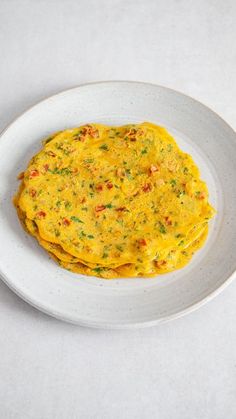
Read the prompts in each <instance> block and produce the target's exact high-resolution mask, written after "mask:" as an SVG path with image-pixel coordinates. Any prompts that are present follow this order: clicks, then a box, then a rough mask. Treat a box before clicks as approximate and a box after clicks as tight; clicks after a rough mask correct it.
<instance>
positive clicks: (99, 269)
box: [93, 267, 103, 274]
mask: <svg viewBox="0 0 236 419" xmlns="http://www.w3.org/2000/svg"><path fill="white" fill-rule="evenodd" d="M93 271H94V272H97V273H98V274H99V273H100V272H102V271H103V268H100V267H97V268H94V269H93Z"/></svg>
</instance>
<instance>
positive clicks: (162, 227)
mask: <svg viewBox="0 0 236 419" xmlns="http://www.w3.org/2000/svg"><path fill="white" fill-rule="evenodd" d="M159 224H160V228H159V231H160V233H161V234H166V228H165V226H164V225H163V224H162V223H159Z"/></svg>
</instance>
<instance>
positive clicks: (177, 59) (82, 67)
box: [0, 0, 236, 419]
mask: <svg viewBox="0 0 236 419" xmlns="http://www.w3.org/2000/svg"><path fill="white" fill-rule="evenodd" d="M235 22H236V2H235V1H234V0H218V1H217V0H209V1H205V0H196V1H195V0H174V1H171V0H163V1H162V0H158V1H157V0H156V1H155V0H125V1H122V0H114V1H112V0H111V1H109V0H101V1H100V0H97V1H96V0H78V1H77V0H64V1H63V0H38V1H36V0H35V1H33V0H1V1H0V53H1V62H0V129H2V128H4V126H5V125H6V124H8V123H9V122H10V121H11V120H12V119H13V118H15V117H16V116H17V115H18V114H19V113H21V112H22V111H24V110H25V109H27V108H28V107H29V106H30V105H32V104H34V103H35V102H37V101H39V100H40V99H42V98H44V97H46V96H48V95H50V94H53V93H56V92H57V91H60V90H63V89H65V88H68V87H72V86H74V85H77V84H80V83H85V82H89V81H96V80H112V79H127V80H141V81H149V82H153V83H157V84H161V85H165V86H169V87H172V88H174V89H177V90H180V91H182V92H184V93H186V94H189V95H191V96H193V97H195V98H196V99H198V100H200V101H202V102H203V103H205V104H207V105H208V106H210V107H211V108H212V109H213V110H215V111H216V112H217V113H219V114H220V115H221V116H222V117H223V118H224V119H225V120H226V121H228V122H229V123H230V124H231V125H232V126H233V127H234V128H236V83H235V74H236V49H235V40H236V24H235ZM1 158H4V156H1ZM235 160H236V156H235ZM13 263H14V261H13ZM219 263H220V261H219ZM216 269H217V267H216ZM32 280H33V276H32ZM0 418H1V419H18V418H20V419H25V418H26V419H28V418H30V419H31V418H32V419H75V418H76V419H77V418H79V419H84V418H85V419H87V418H89V419H90V418H91V419H126V418H127V419H133V418H134V419H152V418H158V419H192V418H193V419H195V418H196V419H235V418H236V281H235V282H234V283H233V284H232V285H230V286H229V287H228V288H227V289H226V290H225V291H224V292H223V293H222V294H221V295H220V296H218V297H217V298H216V299H215V300H214V301H212V302H211V303H209V304H207V305H206V306H204V307H202V308H201V309H200V310H199V311H197V312H194V313H192V314H190V315H188V316H187V317H184V318H181V319H179V320H176V321H174V322H172V323H168V324H163V325H161V326H158V327H153V328H149V329H140V330H134V331H102V330H92V329H85V328H80V327H76V326H72V325H69V324H65V323H62V322H60V321H57V320H55V319H53V318H50V317H48V316H46V315H44V314H42V313H40V312H38V311H36V310H35V309H33V308H32V307H30V306H29V305H27V304H26V303H24V302H23V301H21V300H20V299H19V298H18V297H17V296H16V295H14V294H13V293H12V292H11V291H10V290H9V289H8V288H7V287H6V285H4V284H3V283H2V282H0Z"/></svg>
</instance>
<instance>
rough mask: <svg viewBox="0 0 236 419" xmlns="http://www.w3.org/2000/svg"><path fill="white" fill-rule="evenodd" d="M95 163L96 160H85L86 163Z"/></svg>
mask: <svg viewBox="0 0 236 419" xmlns="http://www.w3.org/2000/svg"><path fill="white" fill-rule="evenodd" d="M93 162H94V159H85V160H84V163H93Z"/></svg>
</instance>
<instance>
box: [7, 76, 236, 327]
mask: <svg viewBox="0 0 236 419" xmlns="http://www.w3.org/2000/svg"><path fill="white" fill-rule="evenodd" d="M120 83H128V84H141V85H146V86H153V87H155V88H156V87H157V88H160V89H163V90H168V91H170V92H173V93H175V94H177V95H180V96H183V97H186V98H187V99H188V100H191V101H193V102H197V103H198V104H199V105H200V106H202V107H203V108H205V109H206V110H207V111H210V112H211V113H212V114H214V115H215V116H216V117H217V118H218V119H220V120H221V122H223V124H225V125H226V126H227V128H228V129H230V130H231V131H232V132H233V133H234V135H235V134H236V131H235V130H234V129H233V128H232V127H231V125H229V123H228V122H227V121H225V119H223V118H222V117H221V116H220V115H219V114H218V113H217V112H215V111H214V110H212V109H211V108H210V107H209V106H207V105H205V104H204V103H202V102H200V101H199V100H197V99H194V98H193V97H192V96H190V95H187V94H185V93H182V92H181V91H178V90H175V89H172V88H169V87H167V86H163V85H159V84H155V83H149V82H144V81H135V80H104V81H102V80H101V81H93V82H87V83H81V84H77V85H75V86H73V87H70V88H67V89H63V90H60V91H58V92H57V93H54V94H52V95H48V96H45V97H44V98H43V99H41V100H39V101H37V102H35V103H34V104H33V105H31V106H29V107H28V108H26V109H25V110H24V111H23V112H21V113H20V114H18V115H17V116H16V117H15V118H14V119H13V120H11V121H10V122H9V123H8V124H7V125H6V126H5V127H4V128H3V130H2V131H1V132H0V140H1V137H2V136H3V135H4V133H5V132H6V131H7V130H8V129H9V128H10V127H11V126H12V125H13V124H14V123H15V122H16V121H17V120H18V119H20V118H21V117H22V116H23V115H24V114H26V113H27V112H29V111H31V110H32V109H33V108H35V107H37V106H38V105H40V104H41V103H43V102H46V101H47V100H49V99H53V98H55V97H57V96H59V95H60V94H63V93H67V92H70V91H73V90H76V89H79V88H81V87H86V86H92V85H99V84H120ZM235 274H236V270H234V271H233V272H232V273H231V274H230V275H229V276H228V278H227V279H226V280H225V281H224V283H223V284H221V285H220V286H219V287H218V288H217V289H215V290H214V291H212V292H211V293H209V294H208V295H207V296H205V297H204V298H202V299H201V300H200V301H197V302H195V303H193V304H190V305H189V306H188V307H186V308H184V309H183V310H180V311H179V312H178V313H173V314H171V315H169V316H164V317H162V318H161V319H154V320H144V321H140V322H129V323H116V324H114V323H109V322H108V321H106V323H97V322H93V321H90V320H88V321H86V320H84V319H81V320H80V319H77V320H75V319H74V320H72V319H71V318H69V317H67V316H66V315H63V314H60V313H58V312H56V311H55V310H53V309H50V308H47V307H45V306H44V304H43V303H39V302H38V301H36V300H34V299H33V298H28V296H27V295H26V294H25V293H24V292H23V291H21V290H20V289H19V288H18V287H16V286H14V283H13V282H12V281H11V280H10V279H9V278H8V277H7V276H6V275H5V274H4V272H3V271H2V269H1V268H0V279H1V280H2V281H3V282H4V283H5V284H6V285H7V286H8V288H10V290H11V291H13V292H14V293H15V294H16V295H17V296H18V297H20V298H21V299H22V300H23V301H25V302H26V303H28V304H30V305H31V306H32V307H34V308H36V309H37V310H39V311H40V312H42V313H44V314H47V315H49V316H51V317H54V318H56V319H58V320H61V321H64V322H66V323H70V324H74V325H78V326H82V327H91V328H95V329H111V330H112V329H114V330H115V329H117V330H119V329H121V330H122V329H123V330H124V329H137V328H145V327H151V326H156V325H158V324H162V323H166V322H169V321H171V320H175V319H178V318H180V317H182V316H185V315H186V314H188V313H192V312H193V311H195V310H197V309H198V308H200V307H201V306H203V305H204V304H206V303H207V302H209V301H211V300H212V299H213V298H215V297H216V296H217V295H218V294H220V293H221V292H222V291H223V290H224V289H225V288H226V287H227V286H228V285H230V284H231V283H232V282H233V280H234V279H235V277H236V275H235Z"/></svg>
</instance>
